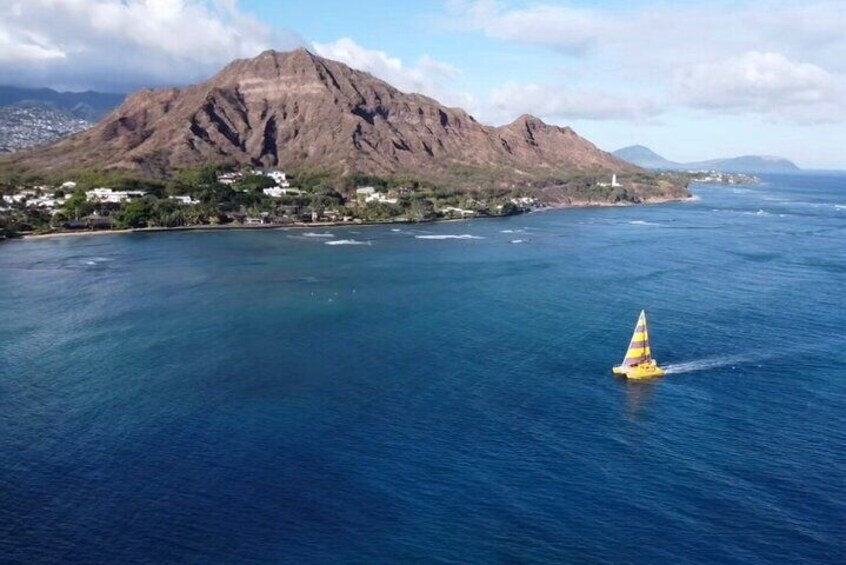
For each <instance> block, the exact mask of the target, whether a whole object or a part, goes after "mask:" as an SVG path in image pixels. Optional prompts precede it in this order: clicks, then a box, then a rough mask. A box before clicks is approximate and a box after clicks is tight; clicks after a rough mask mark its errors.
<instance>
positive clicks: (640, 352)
mask: <svg viewBox="0 0 846 565" xmlns="http://www.w3.org/2000/svg"><path fill="white" fill-rule="evenodd" d="M649 361H652V350H651V349H650V348H649V330H647V328H646V312H645V311H643V310H641V311H640V316H639V317H638V319H637V325H636V326H635V331H634V334H633V335H632V340H631V342H629V349H628V350H627V351H626V358H625V360H624V361H623V366H624V367H633V366H635V365H640V364H641V363H647V362H649Z"/></svg>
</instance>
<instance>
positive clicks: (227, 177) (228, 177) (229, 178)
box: [217, 173, 244, 184]
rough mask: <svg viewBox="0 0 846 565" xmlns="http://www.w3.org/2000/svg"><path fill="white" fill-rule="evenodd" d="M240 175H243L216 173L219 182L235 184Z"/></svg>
mask: <svg viewBox="0 0 846 565" xmlns="http://www.w3.org/2000/svg"><path fill="white" fill-rule="evenodd" d="M242 176H244V175H242V174H241V173H223V174H219V175H217V182H219V183H220V184H235V183H236V182H238V181H239V180H240V179H241V177H242Z"/></svg>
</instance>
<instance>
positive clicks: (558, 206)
mask: <svg viewBox="0 0 846 565" xmlns="http://www.w3.org/2000/svg"><path fill="white" fill-rule="evenodd" d="M696 200H699V197H698V196H696V195H690V196H687V197H684V198H669V197H668V198H650V199H648V200H646V201H644V202H637V203H632V202H588V201H578V202H566V203H565V202H560V203H555V202H553V203H549V204H547V205H545V206H543V207H539V208H534V209H532V210H531V211H529V212H523V213H524V214H525V213H532V212H546V211H557V210H567V209H582V208H628V207H632V206H654V205H659V204H671V203H676V202H694V201H696ZM502 217H506V216H480V217H475V218H446V219H435V220H425V221H420V222H412V221H395V220H386V221H380V222H360V223H355V222H309V223H291V224H257V225H246V224H234V225H233V224H217V225H198V226H177V227H171V228H168V227H149V228H126V229H109V230H80V231H56V232H49V233H37V234H36V233H31V234H23V235H21V236H18V237H10V238H7V239H5V241H35V240H45V239H58V238H73V237H88V236H103V235H128V234H151V233H169V232H214V231H229V230H231V231H261V230H278V231H284V230H301V229H326V228H351V227H356V228H360V227H371V226H394V225H409V224H410V225H425V224H441V223H448V222H471V221H474V220H485V219H494V218H502Z"/></svg>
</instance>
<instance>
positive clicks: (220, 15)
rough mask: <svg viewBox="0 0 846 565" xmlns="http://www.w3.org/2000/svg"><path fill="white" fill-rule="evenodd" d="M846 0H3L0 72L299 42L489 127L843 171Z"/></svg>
mask: <svg viewBox="0 0 846 565" xmlns="http://www.w3.org/2000/svg"><path fill="white" fill-rule="evenodd" d="M844 28H846V0H802V1H794V0H712V1H705V0H700V1H696V2H694V1H686V0H675V1H663V0H628V1H622V0H608V1H599V0H596V1H592V2H588V1H584V0H582V1H575V0H574V1H558V0H534V1H521V0H428V1H425V2H423V1H418V2H414V1H411V0H408V1H405V0H403V1H399V0H393V1H388V0H356V1H355V2H352V1H340V0H309V1H307V2H305V1H292V0H0V84H7V85H9V84H10V85H18V86H38V87H41V86H48V87H53V88H57V89H64V90H86V89H93V90H105V91H112V92H130V91H134V90H137V89H139V88H150V87H153V88H156V87H163V86H183V85H186V84H191V83H194V82H197V81H200V80H204V79H206V78H208V77H210V76H212V75H213V74H214V73H215V72H216V71H217V70H219V69H220V68H221V67H222V66H224V65H225V64H226V63H228V62H229V61H230V60H232V59H235V58H243V57H252V56H255V55H257V54H258V53H260V52H261V51H263V50H265V49H271V48H272V49H277V50H288V49H292V48H296V47H306V48H308V49H310V50H311V51H313V52H315V53H317V54H319V55H321V56H325V57H329V58H332V59H336V60H340V61H342V62H344V63H347V64H348V65H350V66H352V67H354V68H358V69H361V70H365V71H368V72H370V73H372V74H373V75H375V76H377V77H379V78H381V79H384V80H386V81H388V82H390V83H391V84H393V85H394V86H396V87H398V88H400V89H401V90H404V91H413V92H420V93H422V94H426V95H429V96H432V97H434V98H436V99H438V100H439V101H441V102H442V103H444V104H447V105H450V106H460V107H462V108H464V109H465V110H467V111H468V112H470V113H471V114H472V115H473V116H474V117H476V118H477V119H478V120H479V121H481V122H484V123H488V124H493V125H500V124H505V123H508V122H510V121H512V120H514V119H515V118H517V117H518V116H520V115H521V114H526V113H528V114H533V115H536V116H538V117H540V118H542V119H543V120H545V121H546V122H548V123H554V124H559V125H569V126H571V127H573V128H574V129H575V130H576V131H577V132H578V133H580V134H581V135H583V136H584V137H587V138H588V139H589V140H591V141H593V142H594V143H595V144H596V145H598V146H599V147H601V148H603V149H606V150H609V151H610V150H614V149H618V148H620V147H623V146H626V145H632V144H641V145H646V146H648V147H650V148H652V149H653V150H655V151H656V152H658V153H659V154H661V155H662V156H664V157H666V158H668V159H671V160H675V161H695V160H703V159H710V158H717V157H728V156H737V155H744V154H759V155H779V156H783V157H787V158H789V159H792V160H794V161H795V162H796V163H798V164H799V165H800V166H802V167H804V168H813V169H846V33H844Z"/></svg>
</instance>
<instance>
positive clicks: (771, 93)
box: [448, 0, 846, 123]
mask: <svg viewBox="0 0 846 565" xmlns="http://www.w3.org/2000/svg"><path fill="white" fill-rule="evenodd" d="M448 14H449V16H450V17H451V19H452V20H454V21H457V22H459V25H458V27H459V29H463V30H465V31H470V32H474V33H482V34H483V35H485V36H486V37H490V38H494V39H498V40H502V41H507V42H511V43H519V44H524V45H528V46H538V47H542V48H546V49H548V50H550V51H551V52H555V53H560V54H563V55H565V59H563V60H560V59H559V60H560V61H561V65H562V68H563V69H566V71H567V72H569V74H570V75H571V76H573V75H574V74H577V73H578V72H579V70H583V69H585V68H590V70H591V73H592V74H593V76H594V78H593V80H594V81H596V80H597V79H596V77H606V78H607V77H613V81H614V83H615V84H624V85H626V90H627V91H631V90H643V91H647V92H651V93H652V95H653V98H656V99H664V100H667V101H668V103H670V104H673V103H675V104H677V105H681V106H683V107H690V108H695V109H698V110H703V111H708V112H713V113H740V112H747V113H753V114H757V115H761V116H767V117H768V118H773V119H784V120H790V121H795V122H798V123H805V122H816V121H821V120H825V121H838V120H839V121H842V120H844V119H846V112H844V103H842V102H840V101H841V100H843V99H844V88H843V84H844V77H846V33H843V23H844V22H846V2H843V1H842V0H837V1H832V0H802V1H799V0H781V1H776V0H746V1H741V2H736V1H728V0H726V1H720V0H718V1H715V2H708V3H695V4H693V3H691V4H680V3H675V2H673V3H670V2H668V3H655V2H644V3H630V4H624V5H622V6H620V5H615V6H613V7H606V8H596V7H591V6H585V5H584V4H575V3H573V4H567V3H558V4H553V3H551V2H546V3H544V2H538V3H525V4H524V3H520V4H516V3H514V2H501V1H496V0H473V1H467V0H464V1H461V0H455V1H452V2H450V3H449V5H448ZM450 27H452V28H455V27H456V25H455V24H454V23H452V24H450ZM590 80H591V79H588V82H587V84H586V85H583V86H584V87H585V88H587V90H590V87H591V86H594V85H596V86H599V87H602V85H601V84H599V83H598V82H594V83H591V82H590ZM539 88H540V87H532V88H525V87H524V90H525V91H526V92H525V93H524V95H525V96H526V97H527V99H529V100H534V101H535V110H536V111H538V112H543V111H547V112H553V110H555V108H556V107H558V106H561V110H559V111H557V112H555V113H557V114H559V115H562V116H568V115H573V116H576V115H578V114H579V112H577V111H575V110H577V109H576V108H573V110H574V111H573V112H571V111H570V106H571V104H569V103H568V102H566V101H565V100H564V99H563V98H561V97H559V99H558V100H547V99H545V98H544V96H542V95H539V94H537V92H538V90H539ZM513 90H514V89H510V90H509V92H506V94H509V95H510V96H511V98H515V97H516V96H517V95H516V94H515V93H514V92H513ZM553 93H554V91H553ZM501 95H502V94H501ZM571 97H572V99H573V100H574V102H578V103H579V104H584V105H585V111H584V112H582V114H584V115H585V116H588V117H591V119H605V118H604V117H603V116H605V115H606V114H609V115H613V114H614V112H613V111H612V110H613V109H612V108H610V107H609V108H608V110H607V111H603V110H602V108H603V107H604V104H603V100H613V98H609V97H608V96H604V95H601V94H600V95H598V97H597V98H596V99H594V98H593V97H590V96H588V97H579V96H576V95H571ZM621 103H622V104H623V107H622V108H621V111H620V112H619V115H618V116H617V117H619V118H623V117H626V116H638V115H639V108H640V107H642V108H643V110H644V111H645V112H646V113H647V114H648V113H649V104H648V103H638V104H634V105H633V104H632V102H630V101H627V100H622V101H621ZM644 104H645V105H644ZM501 105H505V106H507V104H501ZM523 105H524V106H525V105H526V104H525V103H524V104H523ZM593 108H596V109H597V111H593V110H592V109H593ZM670 109H671V108H668V110H670Z"/></svg>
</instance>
